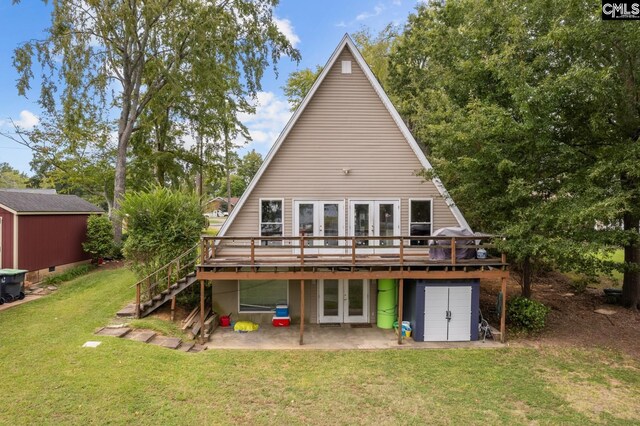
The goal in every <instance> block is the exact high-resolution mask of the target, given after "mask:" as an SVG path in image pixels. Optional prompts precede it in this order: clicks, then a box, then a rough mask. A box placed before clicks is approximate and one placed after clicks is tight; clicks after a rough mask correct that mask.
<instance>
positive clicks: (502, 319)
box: [500, 277, 507, 343]
mask: <svg viewBox="0 0 640 426" xmlns="http://www.w3.org/2000/svg"><path fill="white" fill-rule="evenodd" d="M500 281H501V284H502V306H501V307H500V342H501V343H504V342H505V340H506V332H507V325H506V322H507V321H506V320H507V312H506V311H507V278H506V277H502V278H501V279H500Z"/></svg>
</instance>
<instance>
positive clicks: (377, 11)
mask: <svg viewBox="0 0 640 426" xmlns="http://www.w3.org/2000/svg"><path fill="white" fill-rule="evenodd" d="M384 9H385V7H384V6H383V5H382V4H378V5H377V6H374V8H373V11H372V12H362V13H361V14H359V15H358V16H356V21H364V20H365V19H369V18H373V17H374V16H379V15H380V14H381V13H382V12H384Z"/></svg>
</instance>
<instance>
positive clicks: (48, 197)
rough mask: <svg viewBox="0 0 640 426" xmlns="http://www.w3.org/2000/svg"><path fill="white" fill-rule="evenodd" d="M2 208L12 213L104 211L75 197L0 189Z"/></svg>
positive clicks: (0, 205) (0, 204)
mask: <svg viewBox="0 0 640 426" xmlns="http://www.w3.org/2000/svg"><path fill="white" fill-rule="evenodd" d="M0 207H2V208H4V209H6V210H9V211H11V212H12V213H18V214H20V213H62V214H64V213H102V212H103V210H102V209H101V208H100V207H97V206H95V205H93V204H91V203H90V202H88V201H86V200H83V199H82V198H80V197H78V196H75V195H60V194H40V193H33V192H23V191H6V190H3V189H0Z"/></svg>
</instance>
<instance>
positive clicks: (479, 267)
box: [196, 235, 509, 345]
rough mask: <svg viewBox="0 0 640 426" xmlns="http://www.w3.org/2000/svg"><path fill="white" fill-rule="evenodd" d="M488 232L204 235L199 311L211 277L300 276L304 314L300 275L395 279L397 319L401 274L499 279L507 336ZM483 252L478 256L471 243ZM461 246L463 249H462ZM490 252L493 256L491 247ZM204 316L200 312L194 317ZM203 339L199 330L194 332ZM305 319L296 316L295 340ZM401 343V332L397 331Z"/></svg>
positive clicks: (499, 263)
mask: <svg viewBox="0 0 640 426" xmlns="http://www.w3.org/2000/svg"><path fill="white" fill-rule="evenodd" d="M493 240H494V237H492V236H486V235H482V236H475V235H474V236H472V237H416V236H410V237H409V236H389V237H379V236H373V237H360V236H358V237H356V236H354V237H305V236H299V237H217V236H216V237H210V236H203V237H202V239H201V243H200V261H199V264H198V265H197V268H196V278H197V279H198V280H199V281H200V305H201V309H202V310H203V311H204V300H205V283H206V282H207V281H215V280H276V279H277V280H299V282H300V316H301V317H302V318H304V284H305V280H316V279H383V278H390V279H397V280H398V284H399V289H398V299H399V300H398V323H401V322H402V319H403V316H402V307H403V301H402V297H403V286H404V280H405V279H451V280H454V279H455V280H457V279H483V278H490V279H500V280H501V283H502V294H503V298H502V312H501V317H500V333H501V336H500V338H501V341H502V342H504V339H505V317H506V316H505V310H506V304H505V302H506V291H507V285H506V283H507V278H508V277H509V271H508V267H507V266H508V265H507V260H506V256H505V255H504V253H498V252H496V248H495V246H494V245H493V244H492V241H493ZM480 248H483V249H485V250H486V251H487V252H488V254H489V255H488V256H487V257H486V258H480V259H478V258H476V253H477V250H478V249H480ZM464 252H466V254H467V256H463V254H465V253H464ZM491 254H493V256H492V255H491ZM200 320H201V322H202V323H204V318H201V319H200ZM200 338H201V341H202V342H204V336H200ZM303 341H304V321H302V322H301V323H300V344H301V345H302V344H303ZM398 344H402V335H401V334H400V335H399V336H398Z"/></svg>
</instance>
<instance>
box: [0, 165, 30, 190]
mask: <svg viewBox="0 0 640 426" xmlns="http://www.w3.org/2000/svg"><path fill="white" fill-rule="evenodd" d="M27 181H28V178H27V176H26V175H25V174H24V173H21V172H19V171H18V170H16V169H14V168H13V167H11V166H10V165H9V163H0V188H26V187H27Z"/></svg>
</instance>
